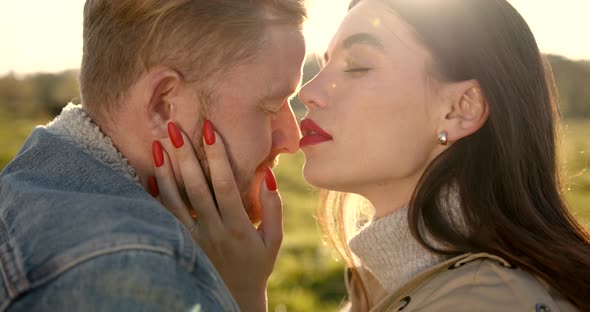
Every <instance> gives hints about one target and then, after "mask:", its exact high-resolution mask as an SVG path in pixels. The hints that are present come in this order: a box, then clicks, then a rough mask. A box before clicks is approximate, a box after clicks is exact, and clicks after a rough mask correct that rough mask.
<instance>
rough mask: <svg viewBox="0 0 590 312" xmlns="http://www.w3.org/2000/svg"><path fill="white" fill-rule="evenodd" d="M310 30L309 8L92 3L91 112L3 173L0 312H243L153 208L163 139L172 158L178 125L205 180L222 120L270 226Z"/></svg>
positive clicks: (236, 164) (123, 0)
mask: <svg viewBox="0 0 590 312" xmlns="http://www.w3.org/2000/svg"><path fill="white" fill-rule="evenodd" d="M304 18H305V9H304V7H303V4H302V0H272V1H271V0H266V1H264V0H258V1H254V0H252V1H244V0H226V1H213V0H169V1H157V0H149V1H148V0H144V1H139V0H87V2H86V4H85V8H84V35H83V36H84V55H83V61H82V68H81V73H80V85H81V95H82V105H81V106H76V105H72V104H70V105H68V106H67V107H66V108H65V109H64V110H63V112H62V114H61V115H60V116H59V117H57V118H56V119H55V120H54V121H53V122H51V123H50V124H49V125H47V126H46V127H39V128H36V129H35V130H34V131H33V132H32V134H31V135H30V137H29V138H28V139H27V141H26V142H25V144H24V146H23V147H22V149H21V150H20V151H19V153H18V154H17V156H16V157H15V159H14V160H13V161H12V162H11V163H10V164H9V165H8V166H7V167H6V168H5V169H4V171H3V172H2V173H1V175H0V273H1V274H0V276H1V278H0V311H4V310H7V311H38V310H48V311H63V310H75V311H94V310H101V311H110V310H123V311H140V310H141V311H152V310H153V311H176V310H183V311H185V310H189V309H195V310H196V311H199V310H203V311H222V310H237V309H238V307H237V305H236V302H235V301H234V299H233V298H232V297H231V296H230V294H229V292H228V290H227V288H226V286H225V285H224V283H223V281H222V280H221V278H220V277H219V275H218V273H217V272H216V271H215V270H214V269H213V266H212V264H211V263H210V261H209V260H208V259H207V257H206V256H205V255H204V253H203V251H202V250H201V249H200V248H199V246H198V245H197V244H195V243H194V241H193V240H192V239H191V235H190V232H189V231H188V229H187V228H185V227H184V226H182V224H181V223H179V222H178V221H177V220H176V219H175V218H174V217H173V216H172V215H171V214H170V213H168V212H167V210H166V209H164V207H163V206H162V205H160V204H159V203H158V202H157V201H156V200H154V199H153V198H152V197H151V196H150V195H149V194H148V193H147V192H146V191H145V189H150V190H151V191H152V193H153V194H152V195H154V196H157V194H156V193H157V187H156V185H155V184H154V180H153V178H151V177H152V176H154V169H153V168H154V166H153V159H152V143H153V141H154V140H160V141H161V142H163V144H164V145H165V146H164V148H165V149H166V150H172V148H173V147H172V146H171V145H170V144H171V143H170V141H167V140H165V139H166V138H167V137H168V131H167V128H168V125H169V123H170V122H173V123H174V124H175V125H177V127H178V128H180V129H181V130H182V131H183V132H184V133H186V134H187V135H188V137H189V138H190V141H191V143H192V145H193V146H195V148H196V151H197V155H198V157H199V160H200V161H201V165H202V167H203V168H204V171H205V172H207V162H206V160H205V159H204V152H203V148H202V134H201V127H202V123H203V121H204V120H205V119H209V120H211V122H212V123H213V124H214V125H215V128H216V131H217V132H218V133H219V135H220V136H221V137H222V138H223V141H224V142H225V144H226V148H227V152H228V155H229V158H230V160H231V163H232V168H233V170H234V174H235V176H236V180H237V182H238V183H237V184H238V186H239V188H240V191H241V192H242V193H243V199H244V201H245V202H246V209H247V211H248V214H249V216H250V217H251V219H252V220H253V221H256V220H258V219H259V215H260V212H259V210H260V207H259V206H260V205H259V203H258V201H257V200H256V198H258V194H257V193H258V185H259V184H260V181H261V179H263V177H264V168H266V167H267V166H268V165H269V164H272V162H274V160H275V158H276V157H277V156H278V154H280V153H292V152H295V151H296V150H297V148H298V141H299V130H298V127H297V125H296V122H295V119H294V116H293V113H292V111H291V108H290V106H289V103H288V98H289V97H290V96H291V95H292V94H293V93H294V92H295V90H296V88H297V86H298V84H299V82H300V78H301V65H302V62H303V57H304V53H305V51H304V50H305V46H304V43H303V38H302V35H301V24H302V22H303V19H304ZM166 142H168V143H166ZM170 156H171V161H172V163H175V162H176V161H177V160H176V159H174V157H172V156H173V155H170ZM176 167H178V166H175V168H176ZM178 176H180V174H178V175H177V177H178ZM178 182H179V183H180V184H182V181H181V180H180V179H179V180H178ZM181 188H182V185H181Z"/></svg>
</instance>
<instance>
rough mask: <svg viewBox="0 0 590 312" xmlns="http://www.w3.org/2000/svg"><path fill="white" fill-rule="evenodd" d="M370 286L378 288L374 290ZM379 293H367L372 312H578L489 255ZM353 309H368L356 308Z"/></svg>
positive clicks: (465, 258) (463, 259)
mask: <svg viewBox="0 0 590 312" xmlns="http://www.w3.org/2000/svg"><path fill="white" fill-rule="evenodd" d="M365 282H369V283H370V284H372V283H376V280H374V279H372V280H369V281H365ZM350 284H351V283H350V281H348V283H347V287H348V291H349V294H350V295H351V296H354V291H355V290H354V289H350V286H349V285H350ZM368 286H369V287H370V288H371V289H374V288H373V287H372V286H376V285H368ZM375 289H376V290H375V291H371V293H370V294H369V302H370V304H371V305H374V307H373V308H372V309H371V310H370V311H371V312H385V311H387V312H390V311H404V312H410V311H457V312H462V311H470V312H471V311H482V312H487V311H503V312H509V311H530V312H536V311H539V312H549V311H551V312H557V311H562V312H569V311H578V309H576V308H575V307H574V306H573V305H572V304H571V303H570V302H569V301H568V300H567V299H565V298H564V297H563V296H562V295H560V294H559V293H557V292H556V291H555V290H554V289H553V288H551V287H550V286H549V285H548V284H547V283H546V282H544V281H543V280H541V279H539V278H536V277H535V276H533V275H532V274H530V273H527V272H525V271H523V270H521V269H518V268H516V267H513V266H512V265H510V263H508V262H507V261H505V260H504V259H502V258H500V257H497V256H494V255H491V254H487V253H477V254H464V255H461V256H458V257H455V258H453V259H450V260H448V261H446V262H444V263H441V264H439V265H437V266H434V267H432V268H431V269H428V270H426V271H424V272H422V273H420V274H419V275H418V276H416V277H415V278H414V279H413V280H411V281H410V282H408V283H406V284H405V285H404V286H402V287H401V288H400V289H399V290H397V291H396V292H395V293H393V294H386V293H385V292H384V291H383V290H382V288H380V287H379V286H377V288H375ZM351 291H352V293H351ZM353 310H354V311H362V310H368V309H367V308H363V307H358V306H357V307H356V308H355V307H353Z"/></svg>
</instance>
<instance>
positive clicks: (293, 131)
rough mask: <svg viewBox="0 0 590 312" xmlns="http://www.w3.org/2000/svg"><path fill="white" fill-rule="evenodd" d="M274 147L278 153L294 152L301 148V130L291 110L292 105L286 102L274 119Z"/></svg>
mask: <svg viewBox="0 0 590 312" xmlns="http://www.w3.org/2000/svg"><path fill="white" fill-rule="evenodd" d="M272 128H273V129H272V147H273V150H275V151H276V152H277V153H288V154H292V153H295V152H297V151H298V150H299V140H300V139H301V132H300V131H299V125H298V124H297V120H296V119H295V115H294V114H293V110H291V105H289V103H285V105H283V106H282V108H281V110H280V111H279V112H278V114H277V115H276V117H275V119H274V120H273V121H272Z"/></svg>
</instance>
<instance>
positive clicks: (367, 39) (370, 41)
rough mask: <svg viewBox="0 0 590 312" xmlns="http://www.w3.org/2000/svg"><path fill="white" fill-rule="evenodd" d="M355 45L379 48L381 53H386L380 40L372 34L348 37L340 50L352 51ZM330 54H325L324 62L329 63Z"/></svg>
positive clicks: (358, 34)
mask: <svg viewBox="0 0 590 312" xmlns="http://www.w3.org/2000/svg"><path fill="white" fill-rule="evenodd" d="M355 44H365V45H369V46H371V47H374V48H377V49H378V50H380V51H384V50H385V47H384V45H383V43H381V40H379V38H377V37H375V36H374V35H372V34H370V33H357V34H353V35H350V36H348V37H346V39H344V40H343V41H342V43H341V44H340V48H341V49H343V50H348V49H350V48H351V47H352V46H353V45H355ZM328 59H329V56H328V52H326V53H324V61H325V62H328Z"/></svg>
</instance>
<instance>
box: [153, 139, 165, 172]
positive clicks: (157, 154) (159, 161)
mask: <svg viewBox="0 0 590 312" xmlns="http://www.w3.org/2000/svg"><path fill="white" fill-rule="evenodd" d="M152 154H154V165H156V167H158V168H160V167H162V165H163V164H164V153H163V152H162V145H160V142H158V141H154V143H152Z"/></svg>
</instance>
